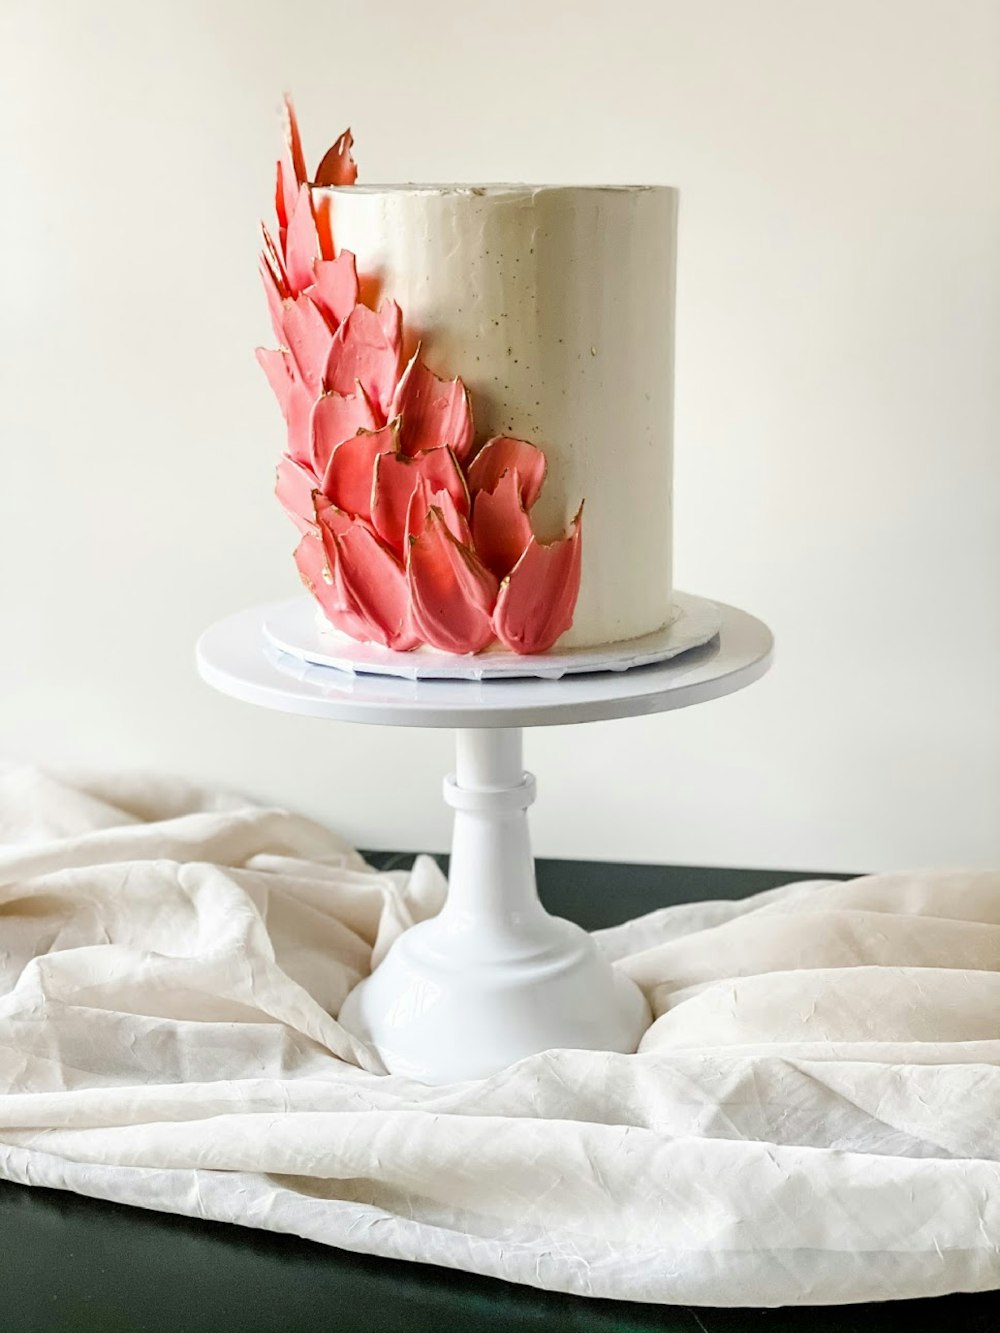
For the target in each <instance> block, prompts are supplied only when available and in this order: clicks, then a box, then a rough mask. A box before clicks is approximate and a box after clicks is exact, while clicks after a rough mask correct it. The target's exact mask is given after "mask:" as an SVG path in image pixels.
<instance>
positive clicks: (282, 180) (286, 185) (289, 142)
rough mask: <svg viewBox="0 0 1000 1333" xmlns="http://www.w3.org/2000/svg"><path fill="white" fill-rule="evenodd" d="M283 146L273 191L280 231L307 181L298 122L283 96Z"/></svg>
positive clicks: (293, 110)
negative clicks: (275, 185) (300, 189)
mask: <svg viewBox="0 0 1000 1333" xmlns="http://www.w3.org/2000/svg"><path fill="white" fill-rule="evenodd" d="M284 113H285V146H284V152H283V154H282V156H281V159H280V160H279V162H278V180H277V187H276V189H275V199H274V207H275V211H276V213H277V214H278V225H279V227H280V228H281V230H282V231H284V230H285V228H286V227H287V226H288V221H289V219H290V218H291V216H292V213H293V212H294V211H295V201H296V199H297V198H298V193H299V187H300V186H302V185H305V183H306V180H307V174H306V159H305V154H304V153H303V151H302V137H301V135H300V134H299V122H298V120H297V118H296V115H295V107H294V106H293V105H292V99H291V98H290V97H289V96H288V94H287V93H286V94H285V99H284Z"/></svg>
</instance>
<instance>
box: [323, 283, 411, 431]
mask: <svg viewBox="0 0 1000 1333" xmlns="http://www.w3.org/2000/svg"><path fill="white" fill-rule="evenodd" d="M399 360H400V345H399V344H398V343H393V342H392V341H390V339H389V338H388V337H386V333H385V330H384V329H383V326H382V323H381V321H380V319H379V316H378V315H377V314H376V313H375V311H374V310H369V309H368V307H367V306H366V305H356V306H355V307H354V309H353V310H352V311H351V313H350V314H349V315H348V317H347V318H346V319H345V320H344V322H343V324H341V326H340V328H339V329H338V330H337V332H336V334H335V335H334V338H333V342H332V344H331V345H330V349H329V355H328V357H327V361H326V369H325V375H324V380H325V383H326V387H327V388H328V389H336V391H337V392H338V393H352V392H353V391H354V384H355V381H360V382H361V385H362V387H363V388H364V391H365V393H366V394H367V395H368V397H369V399H370V401H371V403H372V406H373V407H374V408H375V409H376V411H377V412H378V413H379V414H380V417H381V419H382V420H383V421H384V420H385V419H386V417H387V413H388V410H389V404H390V402H391V401H392V391H393V389H394V388H395V386H396V380H397V379H398V378H399Z"/></svg>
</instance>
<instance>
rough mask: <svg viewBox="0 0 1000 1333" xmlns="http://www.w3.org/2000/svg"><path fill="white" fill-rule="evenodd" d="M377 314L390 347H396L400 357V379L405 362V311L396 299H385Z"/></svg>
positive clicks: (397, 372) (397, 373)
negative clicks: (401, 368) (401, 367)
mask: <svg viewBox="0 0 1000 1333" xmlns="http://www.w3.org/2000/svg"><path fill="white" fill-rule="evenodd" d="M375 314H376V316H377V318H378V322H379V325H380V326H381V329H382V332H383V333H384V334H385V339H386V342H387V343H388V344H389V346H390V347H395V349H396V352H397V355H398V357H399V361H398V362H397V369H396V379H397V380H398V379H399V366H402V364H403V312H402V310H400V308H399V306H398V305H397V304H396V302H395V301H389V300H385V301H383V302H382V303H381V304H380V305H379V307H378V309H377V310H376V311H375ZM393 387H395V386H393Z"/></svg>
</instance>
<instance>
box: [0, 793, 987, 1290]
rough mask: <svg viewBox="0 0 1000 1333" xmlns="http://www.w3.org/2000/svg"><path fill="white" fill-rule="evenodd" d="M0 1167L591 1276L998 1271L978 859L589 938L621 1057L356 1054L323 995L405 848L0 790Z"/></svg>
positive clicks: (275, 816) (878, 1283)
mask: <svg viewBox="0 0 1000 1333" xmlns="http://www.w3.org/2000/svg"><path fill="white" fill-rule="evenodd" d="M0 843H2V844H3V845H2V847H0V1093H2V1096H0V1175H3V1176H6V1177H8V1178H9V1179H11V1180H17V1181H23V1182H27V1183H29V1184H35V1185H48V1186H54V1187H56V1188H61V1189H70V1190H76V1191H78V1192H80V1193H82V1194H89V1195H93V1196H95V1197H98V1198H105V1199H116V1200H119V1201H121V1202H124V1203H130V1204H136V1205H139V1206H142V1207H146V1208H155V1209H161V1210H167V1211H171V1212H178V1213H185V1214H188V1215H190V1216H195V1217H210V1218H216V1219H221V1220H225V1221H231V1222H239V1223H242V1224H244V1225H247V1226H255V1227H265V1228H269V1229H271V1230H275V1231H289V1232H294V1233H296V1234H298V1235H301V1236H307V1237H310V1238H312V1239H314V1240H318V1241H322V1242H325V1243H327V1244H330V1245H338V1246H342V1247H344V1248H346V1249H351V1250H360V1251H366V1252H369V1253H373V1254H382V1255H391V1256H395V1257H399V1258H407V1259H418V1260H423V1261H426V1262H429V1263H435V1264H443V1265H447V1266H449V1267H456V1268H464V1269H469V1270H471V1271H473V1272H478V1273H486V1274H492V1275H495V1276H498V1277H503V1278H507V1279H510V1280H513V1281H516V1282H524V1283H529V1284H531V1285H534V1286H540V1287H548V1288H552V1289H555V1290H560V1291H570V1292H576V1293H581V1294H584V1295H591V1296H605V1297H620V1298H627V1299H632V1300H644V1301H664V1302H678V1303H686V1304H695V1305H697V1304H703V1305H778V1304H796V1303H799V1304H810V1303H827V1302H840V1301H864V1300H872V1299H879V1298H888V1297H894V1296H926V1295H934V1294H937V1293H942V1292H948V1291H960V1290H961V1291H971V1290H982V1289H985V1288H990V1287H993V1286H997V1285H1000V1164H998V1159H1000V875H995V874H986V873H974V874H973V873H970V874H960V873H951V874H920V875H880V876H875V877H871V878H866V879H858V880H854V881H852V882H850V883H846V884H839V883H810V884H799V885H794V886H792V887H790V888H785V889H779V890H774V891H771V892H768V893H764V894H760V895H758V896H757V897H755V898H752V899H748V900H745V901H743V902H740V903H731V902H708V903H698V904H693V905H688V906H683V907H675V908H667V909H664V910H662V911H659V912H654V913H652V914H651V915H649V916H647V917H643V918H641V919H639V920H637V921H632V922H629V923H628V924H627V925H624V926H621V927H618V928H615V929H613V930H608V931H603V932H601V933H600V935H599V939H600V942H601V944H602V945H603V947H604V948H605V949H606V950H607V951H608V953H609V954H610V955H611V956H612V957H613V958H614V959H615V960H616V962H617V964H618V965H619V966H621V967H622V968H624V969H625V970H626V971H627V972H628V973H629V974H630V975H631V976H633V977H634V978H635V979H636V980H637V981H638V982H639V983H640V984H641V985H642V986H643V987H644V988H645V989H646V992H647V994H648V996H649V998H650V1000H651V1002H652V1004H653V1007H654V1012H655V1014H656V1015H657V1017H656V1021H655V1022H654V1024H653V1026H652V1027H651V1028H650V1030H649V1031H648V1033H647V1034H646V1037H645V1039H644V1041H643V1043H642V1047H641V1050H640V1052H639V1054H637V1055H633V1056H622V1055H609V1054H602V1053H591V1052H579V1051H553V1052H549V1053H547V1054H545V1055H541V1056H537V1057H534V1058H532V1059H529V1060H525V1061H523V1062H521V1063H520V1064H518V1065H516V1066H514V1067H513V1068H511V1069H508V1070H506V1071H504V1072H503V1073H501V1074H498V1075H496V1076H495V1077H493V1078H491V1079H488V1080H486V1081H483V1082H477V1083H465V1084H459V1085H455V1086H452V1087H448V1088H425V1087H422V1086H420V1085H419V1084H415V1083H412V1082H409V1081H407V1080H405V1079H401V1078H394V1077H389V1076H387V1075H385V1074H384V1073H382V1072H380V1068H379V1064H378V1061H377V1059H376V1058H374V1057H373V1056H372V1055H371V1054H370V1053H369V1052H367V1051H366V1050H365V1049H363V1048H361V1047H360V1046H359V1045H358V1044H357V1043H355V1042H354V1041H353V1040H352V1039H351V1038H350V1037H348V1036H347V1034H346V1033H345V1032H344V1031H343V1030H342V1029H341V1028H340V1026H339V1025H338V1023H337V1022H336V1020H335V1019H334V1018H332V1017H331V1016H330V1015H331V1014H335V1013H337V1011H338V1008H339V1006H340V1004H341V1002H342V1001H343V999H344V997H345V995H346V994H347V993H348V991H349V990H350V989H351V987H352V986H353V985H354V984H355V983H356V982H357V981H358V979H359V978H360V977H362V976H363V975H364V974H365V973H366V971H367V970H368V968H369V966H370V964H371V962H372V960H373V958H374V960H375V961H376V962H377V961H378V959H379V958H380V957H381V956H382V955H383V954H384V952H385V950H386V949H387V948H388V946H389V944H391V942H392V940H393V939H394V938H395V937H396V936H397V935H398V934H399V932H400V931H402V930H404V929H405V928H406V927H407V925H409V924H410V923H411V922H412V921H414V920H417V919H420V918H422V917H425V916H427V915H429V914H430V913H433V912H434V911H436V910H437V908H438V907H439V905H440V903H441V901H442V894H443V889H444V886H443V883H442V879H441V876H440V873H439V872H438V870H437V868H436V866H435V865H434V864H433V863H432V862H431V861H430V860H428V859H422V860H420V861H418V863H417V865H416V868H415V869H414V871H413V872H412V873H411V874H401V873H394V874H379V873H376V872H374V871H372V870H371V869H369V868H368V867H366V866H365V864H364V862H363V861H362V860H361V859H360V858H359V857H358V856H357V854H356V853H355V852H354V851H352V850H351V848H350V847H348V846H346V845H345V844H344V842H343V841H342V840H341V839H340V838H338V837H337V836H336V835H335V834H332V833H330V832H328V831H326V830H325V829H323V828H321V827H319V826H317V825H316V824H313V823H311V822H309V821H307V820H305V819H301V818H298V817H296V816H294V815H290V814H287V813H285V812H283V811H279V810H270V809H259V808H255V807H251V806H248V805H246V804H245V803H241V802H239V801H237V800H235V799H233V798H227V797H223V796H220V795H214V794H212V793H205V792H200V791H196V790H194V789H192V788H190V787H186V786H184V785H182V784H179V783H171V782H168V781H163V780H151V779H137V778H135V777H132V778H128V779H125V778H119V779H115V778H110V777H106V776H105V777H97V776H94V775H82V776H81V775H68V774H61V775H53V774H49V775H45V774H42V773H39V772H37V771H34V770H23V769H16V770H8V771H7V772H6V773H5V774H4V775H2V776H0Z"/></svg>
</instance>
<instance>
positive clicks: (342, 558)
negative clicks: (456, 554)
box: [314, 493, 420, 652]
mask: <svg viewBox="0 0 1000 1333" xmlns="http://www.w3.org/2000/svg"><path fill="white" fill-rule="evenodd" d="M314 498H315V506H316V508H315V513H316V521H317V522H318V524H319V529H320V535H321V537H322V540H323V549H324V550H325V551H326V554H327V559H328V560H329V561H330V563H331V566H332V574H333V580H334V587H335V590H336V592H337V594H338V597H339V598H340V599H342V601H343V604H344V605H345V606H346V607H347V608H348V609H349V610H350V611H351V612H353V613H354V615H356V616H357V617H358V618H359V620H360V621H361V622H362V623H363V625H364V631H363V633H362V634H361V636H360V637H362V638H364V639H371V640H374V642H376V643H381V644H383V645H384V646H385V647H386V648H392V649H395V650H396V651H397V652H409V651H410V649H412V648H416V647H417V645H418V643H419V642H420V640H419V639H418V637H417V635H416V634H415V633H414V630H413V627H412V624H411V621H410V604H409V594H408V592H407V586H406V575H405V573H404V572H403V567H402V565H400V564H399V562H398V561H397V560H396V558H395V557H394V556H393V555H392V553H391V552H390V551H387V550H386V548H385V547H384V546H383V545H382V543H381V542H380V541H379V540H378V538H377V537H376V536H375V535H374V533H373V532H372V530H371V528H369V526H368V524H367V523H364V522H363V521H361V520H360V519H356V518H353V519H352V518H348V517H347V515H344V514H342V513H339V512H338V511H337V509H336V506H334V505H332V504H330V502H329V501H328V500H325V499H324V498H323V497H322V496H321V495H319V494H318V493H317V494H316V496H315V497H314ZM355 637H359V636H358V635H355Z"/></svg>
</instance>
